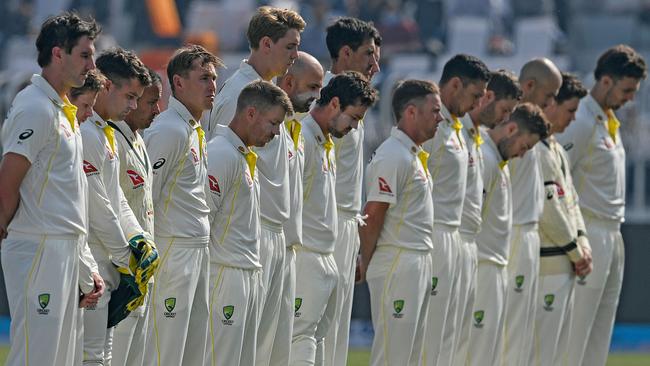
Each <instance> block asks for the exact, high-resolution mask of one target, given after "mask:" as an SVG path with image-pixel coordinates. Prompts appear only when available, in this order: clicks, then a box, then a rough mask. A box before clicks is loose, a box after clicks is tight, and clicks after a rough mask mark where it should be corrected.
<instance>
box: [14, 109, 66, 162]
mask: <svg viewBox="0 0 650 366" xmlns="http://www.w3.org/2000/svg"><path fill="white" fill-rule="evenodd" d="M48 112H49V111H48V110H46V109H45V108H44V107H40V108H39V107H35V108H22V109H20V110H17V111H15V112H13V113H11V112H10V116H9V117H10V118H9V119H8V120H7V122H6V123H5V125H4V126H3V129H2V149H3V154H6V153H9V152H12V153H16V154H18V155H22V156H24V157H25V158H27V160H29V162H30V163H32V162H34V160H35V159H36V156H37V155H38V153H39V152H40V151H41V149H42V148H43V146H45V144H46V143H47V140H48V139H49V138H50V137H51V136H54V135H57V134H58V131H57V128H56V127H55V126H54V122H53V119H54V116H53V115H52V113H48ZM57 127H58V126H57Z"/></svg>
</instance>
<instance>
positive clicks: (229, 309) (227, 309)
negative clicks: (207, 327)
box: [223, 305, 235, 320]
mask: <svg viewBox="0 0 650 366" xmlns="http://www.w3.org/2000/svg"><path fill="white" fill-rule="evenodd" d="M234 312H235V306H233V305H226V306H224V307H223V316H225V317H226V320H230V318H232V314H233V313H234Z"/></svg>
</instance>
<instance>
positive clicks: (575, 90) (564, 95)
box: [555, 72, 587, 104]
mask: <svg viewBox="0 0 650 366" xmlns="http://www.w3.org/2000/svg"><path fill="white" fill-rule="evenodd" d="M586 95H587V89H586V88H585V87H584V86H583V85H582V83H581V82H580V79H578V77H577V76H575V75H573V74H570V73H568V72H563V73H562V86H560V90H559V91H558V92H557V96H555V101H556V102H557V104H562V103H564V102H566V101H567V100H569V99H571V98H578V99H582V98H584V97H585V96H586Z"/></svg>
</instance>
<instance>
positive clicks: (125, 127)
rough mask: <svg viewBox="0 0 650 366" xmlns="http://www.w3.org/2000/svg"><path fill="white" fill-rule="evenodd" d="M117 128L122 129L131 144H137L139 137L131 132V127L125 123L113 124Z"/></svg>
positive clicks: (117, 122) (116, 122)
mask: <svg viewBox="0 0 650 366" xmlns="http://www.w3.org/2000/svg"><path fill="white" fill-rule="evenodd" d="M113 124H114V125H115V126H117V128H119V129H120V131H121V132H122V134H124V136H125V137H128V139H129V140H131V142H136V141H137V136H136V134H135V133H134V132H133V131H132V130H131V127H130V126H129V125H128V124H127V123H126V122H124V121H115V122H113Z"/></svg>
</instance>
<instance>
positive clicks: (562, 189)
mask: <svg viewBox="0 0 650 366" xmlns="http://www.w3.org/2000/svg"><path fill="white" fill-rule="evenodd" d="M585 95H587V90H586V89H585V88H584V87H583V86H582V84H581V83H580V81H579V80H578V79H577V78H576V77H575V76H573V75H571V74H567V73H562V86H561V87H560V91H559V92H558V95H557V96H556V97H555V103H553V104H551V105H549V106H547V107H546V109H544V114H546V116H547V118H548V119H549V122H550V123H551V131H550V133H549V135H550V136H549V137H548V138H546V139H544V140H542V141H541V142H542V143H541V144H539V148H537V152H538V153H539V162H540V169H541V172H542V178H543V180H544V193H545V201H544V210H543V213H542V216H541V218H540V220H539V236H540V246H541V249H540V262H539V265H540V266H539V279H538V282H539V285H538V295H537V300H536V301H537V314H536V321H535V327H534V330H533V331H534V333H533V347H532V352H531V358H530V361H529V362H528V363H527V364H528V365H534V366H538V365H539V366H541V365H549V366H551V365H562V364H566V355H567V351H568V346H569V337H570V334H569V329H570V327H571V317H572V314H573V313H574V310H573V286H574V282H575V276H576V275H578V276H586V275H588V274H589V272H591V247H590V246H589V241H588V240H587V234H588V233H587V232H586V229H585V224H584V220H583V218H582V213H580V208H579V207H578V194H577V193H576V191H575V187H574V185H573V179H572V178H571V171H570V164H569V158H568V156H567V155H566V152H565V151H564V149H563V148H562V145H560V144H559V143H558V142H557V140H556V138H555V136H553V134H554V133H559V132H562V131H564V129H565V128H566V127H567V126H568V125H569V123H571V121H572V120H573V119H574V118H575V113H576V110H577V109H578V104H579V103H580V99H582V98H583V97H584V96H585ZM575 311H576V312H580V311H581V309H575Z"/></svg>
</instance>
